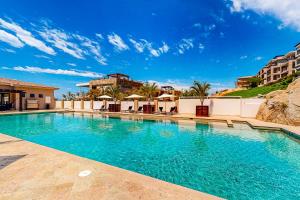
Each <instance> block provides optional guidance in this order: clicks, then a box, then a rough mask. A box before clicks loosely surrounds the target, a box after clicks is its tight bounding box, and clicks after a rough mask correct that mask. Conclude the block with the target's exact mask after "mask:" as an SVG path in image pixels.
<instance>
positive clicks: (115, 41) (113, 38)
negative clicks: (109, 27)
mask: <svg viewBox="0 0 300 200" xmlns="http://www.w3.org/2000/svg"><path fill="white" fill-rule="evenodd" d="M107 38H108V41H109V43H111V44H112V45H113V46H114V47H115V48H116V49H117V50H119V51H124V50H128V49H129V47H128V46H127V44H126V43H125V42H124V41H123V40H122V38H121V37H120V36H119V35H117V34H115V33H112V34H111V35H108V36H107Z"/></svg>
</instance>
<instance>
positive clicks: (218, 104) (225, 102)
mask: <svg viewBox="0 0 300 200" xmlns="http://www.w3.org/2000/svg"><path fill="white" fill-rule="evenodd" d="M263 102H264V99H205V101H204V105H208V106H209V113H210V115H211V116H214V115H227V116H240V117H249V118H255V116H256V114H257V112H258V109H259V106H260V105H261V103H263ZM197 105H201V103H200V100H199V99H179V113H182V114H196V106H197Z"/></svg>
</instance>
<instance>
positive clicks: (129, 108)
mask: <svg viewBox="0 0 300 200" xmlns="http://www.w3.org/2000/svg"><path fill="white" fill-rule="evenodd" d="M122 112H129V113H131V112H133V110H132V106H128V109H127V110H123V111H122Z"/></svg>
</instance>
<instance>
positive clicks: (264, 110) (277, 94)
mask: <svg viewBox="0 0 300 200" xmlns="http://www.w3.org/2000/svg"><path fill="white" fill-rule="evenodd" d="M256 119H259V120H263V121H267V122H274V123H280V124H287V125H300V79H297V80H295V81H294V82H292V83H291V84H290V85H289V86H288V88H287V89H286V90H277V91H274V92H270V93H269V94H267V95H266V101H265V102H264V103H262V105H261V106H260V108H259V110H258V113H257V115H256Z"/></svg>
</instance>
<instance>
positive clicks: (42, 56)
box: [34, 55, 50, 59]
mask: <svg viewBox="0 0 300 200" xmlns="http://www.w3.org/2000/svg"><path fill="white" fill-rule="evenodd" d="M34 56H35V57H37V58H45V59H50V58H49V57H48V56H45V55H34Z"/></svg>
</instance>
